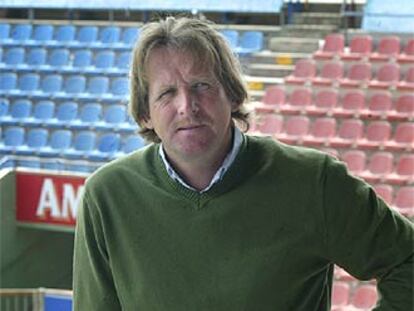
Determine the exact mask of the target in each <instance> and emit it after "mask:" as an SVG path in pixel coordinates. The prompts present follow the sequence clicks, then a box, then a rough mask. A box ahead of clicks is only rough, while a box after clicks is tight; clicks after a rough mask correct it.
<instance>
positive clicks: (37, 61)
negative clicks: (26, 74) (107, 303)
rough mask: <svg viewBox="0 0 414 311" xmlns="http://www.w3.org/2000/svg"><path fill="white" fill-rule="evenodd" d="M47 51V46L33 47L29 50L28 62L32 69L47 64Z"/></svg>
mask: <svg viewBox="0 0 414 311" xmlns="http://www.w3.org/2000/svg"><path fill="white" fill-rule="evenodd" d="M46 57H47V51H46V49H45V48H33V49H31V50H29V51H28V52H27V57H26V64H27V65H28V66H29V68H30V69H36V68H33V67H37V66H42V65H44V64H46Z"/></svg>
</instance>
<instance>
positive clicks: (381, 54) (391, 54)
mask: <svg viewBox="0 0 414 311" xmlns="http://www.w3.org/2000/svg"><path fill="white" fill-rule="evenodd" d="M400 41H401V40H400V38H399V37H397V36H387V37H383V38H381V39H380V41H379V42H378V46H377V49H376V51H375V52H374V53H371V55H370V56H369V59H370V61H373V62H376V61H389V60H390V59H392V58H396V57H397V56H398V54H400V50H401V47H400Z"/></svg>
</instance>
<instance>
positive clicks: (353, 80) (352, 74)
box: [339, 62, 372, 87]
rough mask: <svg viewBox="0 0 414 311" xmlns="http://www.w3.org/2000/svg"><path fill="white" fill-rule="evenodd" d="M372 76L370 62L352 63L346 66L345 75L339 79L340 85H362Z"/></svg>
mask: <svg viewBox="0 0 414 311" xmlns="http://www.w3.org/2000/svg"><path fill="white" fill-rule="evenodd" d="M371 78H372V73H371V64H370V63H365V62H359V63H353V64H352V65H350V67H349V68H348V71H347V74H346V77H345V78H343V79H339V85H340V86H341V87H363V86H365V85H366V84H367V83H368V81H369V80H371Z"/></svg>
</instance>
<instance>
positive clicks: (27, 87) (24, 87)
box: [17, 73, 40, 96]
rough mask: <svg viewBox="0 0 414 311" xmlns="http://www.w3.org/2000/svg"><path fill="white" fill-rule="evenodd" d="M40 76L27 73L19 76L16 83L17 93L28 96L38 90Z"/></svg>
mask: <svg viewBox="0 0 414 311" xmlns="http://www.w3.org/2000/svg"><path fill="white" fill-rule="evenodd" d="M39 81H40V76H39V75H38V74H37V73H27V74H23V75H21V76H19V80H18V83H17V86H18V89H19V93H20V94H21V95H23V96H30V95H31V94H33V93H34V92H36V91H38V89H39Z"/></svg>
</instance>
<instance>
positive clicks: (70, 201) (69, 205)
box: [62, 184, 84, 219]
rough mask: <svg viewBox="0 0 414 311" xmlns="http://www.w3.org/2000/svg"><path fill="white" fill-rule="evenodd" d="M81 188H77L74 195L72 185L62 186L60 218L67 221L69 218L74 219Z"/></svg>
mask: <svg viewBox="0 0 414 311" xmlns="http://www.w3.org/2000/svg"><path fill="white" fill-rule="evenodd" d="M83 188H84V186H83V185H82V186H79V187H78V190H77V191H76V195H75V191H74V189H73V185H72V184H64V185H63V198H62V201H63V202H62V218H65V219H68V218H69V217H70V216H72V217H73V218H76V211H77V208H78V205H79V202H80V198H81V196H82V192H83ZM69 212H70V213H69Z"/></svg>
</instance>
